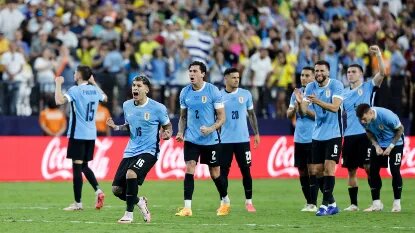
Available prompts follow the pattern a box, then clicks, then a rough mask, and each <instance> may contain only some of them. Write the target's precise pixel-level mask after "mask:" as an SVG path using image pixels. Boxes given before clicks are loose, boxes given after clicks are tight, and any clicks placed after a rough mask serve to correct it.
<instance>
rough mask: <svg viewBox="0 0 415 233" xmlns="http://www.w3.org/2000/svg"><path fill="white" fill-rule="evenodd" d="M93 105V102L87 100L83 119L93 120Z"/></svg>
mask: <svg viewBox="0 0 415 233" xmlns="http://www.w3.org/2000/svg"><path fill="white" fill-rule="evenodd" d="M94 105H95V102H89V103H88V105H87V106H86V117H85V121H93V120H94V113H95V110H94Z"/></svg>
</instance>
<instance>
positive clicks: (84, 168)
mask: <svg viewBox="0 0 415 233" xmlns="http://www.w3.org/2000/svg"><path fill="white" fill-rule="evenodd" d="M82 172H83V173H84V175H85V177H86V179H87V180H88V182H89V183H90V184H91V186H92V188H94V190H95V191H97V190H98V188H99V186H98V181H97V178H95V175H94V172H93V171H92V170H91V168H89V167H88V164H87V163H84V164H83V165H82Z"/></svg>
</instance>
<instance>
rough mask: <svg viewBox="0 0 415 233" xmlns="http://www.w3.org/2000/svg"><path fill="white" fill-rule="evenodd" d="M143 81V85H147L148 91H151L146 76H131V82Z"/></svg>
mask: <svg viewBox="0 0 415 233" xmlns="http://www.w3.org/2000/svg"><path fill="white" fill-rule="evenodd" d="M140 81H141V82H143V84H144V85H146V86H147V87H148V91H149V93H151V83H150V80H149V79H148V77H147V76H146V75H144V74H141V75H137V76H135V77H134V78H133V82H140Z"/></svg>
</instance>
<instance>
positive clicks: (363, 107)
mask: <svg viewBox="0 0 415 233" xmlns="http://www.w3.org/2000/svg"><path fill="white" fill-rule="evenodd" d="M369 110H370V105H369V104H359V105H358V106H357V108H356V116H357V117H358V118H359V119H361V118H362V117H363V115H364V114H366V113H367V112H369Z"/></svg>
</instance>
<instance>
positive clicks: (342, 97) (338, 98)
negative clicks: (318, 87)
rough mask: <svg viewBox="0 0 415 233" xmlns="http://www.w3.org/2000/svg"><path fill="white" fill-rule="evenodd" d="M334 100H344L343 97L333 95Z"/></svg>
mask: <svg viewBox="0 0 415 233" xmlns="http://www.w3.org/2000/svg"><path fill="white" fill-rule="evenodd" d="M333 98H338V99H341V100H343V96H341V95H333Z"/></svg>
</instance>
